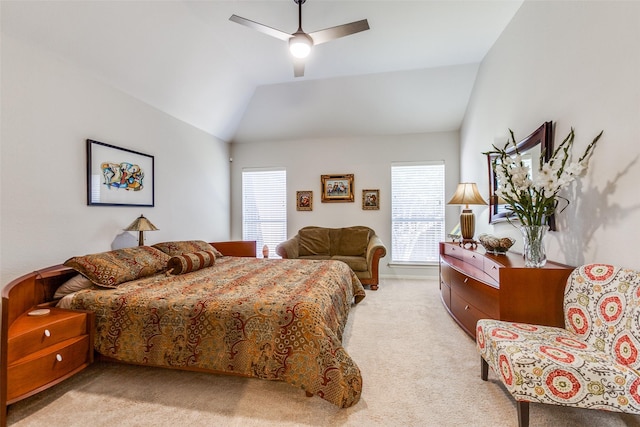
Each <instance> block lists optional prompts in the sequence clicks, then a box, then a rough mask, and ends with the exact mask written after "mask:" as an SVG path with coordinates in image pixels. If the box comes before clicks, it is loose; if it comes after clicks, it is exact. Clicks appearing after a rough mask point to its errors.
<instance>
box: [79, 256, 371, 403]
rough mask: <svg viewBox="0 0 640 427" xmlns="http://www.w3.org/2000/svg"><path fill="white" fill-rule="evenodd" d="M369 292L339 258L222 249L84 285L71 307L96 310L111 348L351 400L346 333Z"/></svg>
mask: <svg viewBox="0 0 640 427" xmlns="http://www.w3.org/2000/svg"><path fill="white" fill-rule="evenodd" d="M364 296H365V293H364V289H363V287H362V285H361V284H360V281H359V280H358V278H357V277H356V275H355V274H354V273H353V272H352V271H351V269H350V268H349V267H348V266H347V265H346V264H344V263H342V262H338V261H308V260H296V259H293V260H289V259H284V260H263V259H256V258H237V257H223V258H220V259H217V260H216V263H215V265H214V266H212V267H209V268H205V269H202V270H199V271H195V272H192V273H188V274H183V275H178V276H166V275H165V274H157V275H154V276H151V277H147V278H144V279H140V280H135V281H131V282H127V283H125V284H122V285H120V286H119V287H118V288H116V289H89V290H85V291H80V292H78V293H77V294H76V295H75V297H74V298H73V301H72V308H75V309H83V310H91V311H93V312H95V313H96V334H95V339H96V341H95V348H96V350H97V351H98V352H99V353H100V354H103V355H105V356H108V357H111V358H114V359H117V360H120V361H124V362H129V363H136V364H144V365H154V366H166V367H172V368H188V369H189V368H193V369H206V370H214V371H219V372H226V373H233V374H239V375H245V376H251V377H257V378H262V379H268V380H282V381H286V382H288V383H290V384H292V385H294V386H297V387H300V388H302V389H304V390H305V391H307V392H308V393H312V394H315V395H318V396H320V397H322V398H323V399H326V400H328V401H329V402H331V403H333V404H335V405H337V406H340V407H349V406H352V405H354V404H355V403H357V402H358V400H359V398H360V393H361V391H362V377H361V374H360V370H359V369H358V366H357V365H356V363H355V362H354V361H353V360H352V359H351V357H350V356H349V355H348V354H347V352H346V351H345V349H344V348H343V347H342V333H343V331H344V327H345V323H346V321H347V316H348V313H349V309H350V307H351V304H352V303H353V302H354V301H355V302H356V303H357V302H359V301H360V300H362V298H364Z"/></svg>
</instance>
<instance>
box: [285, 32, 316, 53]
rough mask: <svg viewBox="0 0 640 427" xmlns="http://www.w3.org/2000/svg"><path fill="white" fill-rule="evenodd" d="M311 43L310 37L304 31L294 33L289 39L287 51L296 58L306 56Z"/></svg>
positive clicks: (309, 50)
mask: <svg viewBox="0 0 640 427" xmlns="http://www.w3.org/2000/svg"><path fill="white" fill-rule="evenodd" d="M312 45H313V41H312V40H311V37H309V36H308V35H307V34H305V33H296V34H294V35H293V37H291V38H290V39H289V51H290V52H291V55H293V56H294V57H296V58H306V57H307V56H308V55H309V53H310V52H311V46H312Z"/></svg>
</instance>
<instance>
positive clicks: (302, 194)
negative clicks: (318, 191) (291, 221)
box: [296, 190, 313, 211]
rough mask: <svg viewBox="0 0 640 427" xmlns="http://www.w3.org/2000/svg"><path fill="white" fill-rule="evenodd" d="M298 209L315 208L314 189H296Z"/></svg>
mask: <svg viewBox="0 0 640 427" xmlns="http://www.w3.org/2000/svg"><path fill="white" fill-rule="evenodd" d="M296 210H299V211H312V210H313V191H310V190H304V191H296Z"/></svg>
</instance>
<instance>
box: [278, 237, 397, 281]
mask: <svg viewBox="0 0 640 427" xmlns="http://www.w3.org/2000/svg"><path fill="white" fill-rule="evenodd" d="M276 253H277V254H278V255H280V256H281V257H282V258H300V259H332V260H338V261H343V262H345V263H346V264H347V265H348V266H349V267H351V269H352V270H353V271H354V273H356V276H358V278H359V279H360V282H362V284H363V285H369V286H370V287H371V289H372V290H374V291H375V290H377V289H378V283H379V282H378V264H379V261H380V258H382V257H384V256H385V255H386V254H387V249H386V248H385V246H384V244H383V243H382V240H380V238H379V237H378V236H377V235H376V232H375V231H374V230H372V229H371V228H369V227H365V226H354V227H344V228H325V227H314V226H310V227H304V228H301V229H300V230H299V231H298V234H296V235H295V236H293V237H292V238H291V239H289V240H287V241H285V242H282V243H280V244H279V245H278V246H277V247H276Z"/></svg>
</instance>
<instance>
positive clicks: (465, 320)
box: [451, 292, 493, 337]
mask: <svg viewBox="0 0 640 427" xmlns="http://www.w3.org/2000/svg"><path fill="white" fill-rule="evenodd" d="M451 312H452V313H453V315H454V316H455V318H456V319H457V320H458V322H459V323H460V324H461V325H462V327H463V328H464V329H465V330H466V331H467V333H468V334H470V335H471V336H472V337H475V336H476V323H478V320H480V319H491V318H493V317H492V316H489V315H488V314H486V313H484V312H483V311H482V310H479V309H478V308H477V307H475V306H474V305H473V304H470V303H469V302H467V301H465V300H464V299H462V298H461V297H460V296H459V295H457V294H456V293H455V292H451Z"/></svg>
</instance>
